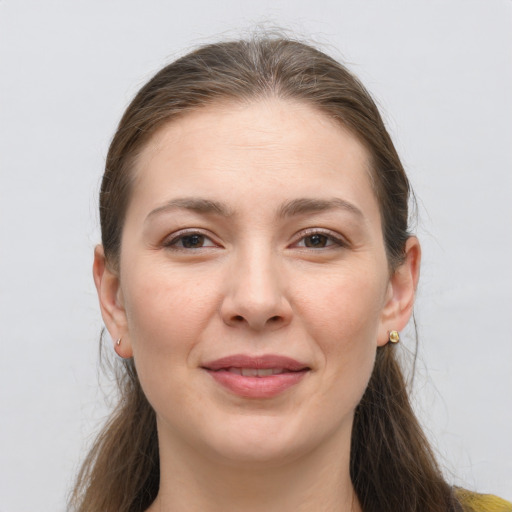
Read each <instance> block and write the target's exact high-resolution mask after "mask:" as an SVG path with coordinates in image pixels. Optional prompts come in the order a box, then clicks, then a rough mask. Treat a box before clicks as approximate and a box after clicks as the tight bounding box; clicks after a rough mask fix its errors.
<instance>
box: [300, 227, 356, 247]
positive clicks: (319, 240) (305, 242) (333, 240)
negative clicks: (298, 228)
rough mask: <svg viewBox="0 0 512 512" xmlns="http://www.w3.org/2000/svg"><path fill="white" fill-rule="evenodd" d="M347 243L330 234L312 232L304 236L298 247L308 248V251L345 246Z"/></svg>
mask: <svg viewBox="0 0 512 512" xmlns="http://www.w3.org/2000/svg"><path fill="white" fill-rule="evenodd" d="M345 245H346V244H345V242H344V241H343V240H342V239H341V238H338V237H336V236H334V235H331V234H330V233H322V232H318V231H314V232H311V233H310V234H307V235H306V236H303V237H302V238H301V239H300V240H299V241H298V242H297V243H296V244H295V246H296V247H306V248H307V249H325V248H327V247H331V246H333V247H335V246H338V247H340V246H345Z"/></svg>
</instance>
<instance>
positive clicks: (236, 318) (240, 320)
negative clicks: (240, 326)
mask: <svg viewBox="0 0 512 512" xmlns="http://www.w3.org/2000/svg"><path fill="white" fill-rule="evenodd" d="M233 320H234V321H235V322H243V321H244V317H243V316H242V315H235V316H234V317H233Z"/></svg>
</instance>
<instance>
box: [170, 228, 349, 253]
mask: <svg viewBox="0 0 512 512" xmlns="http://www.w3.org/2000/svg"><path fill="white" fill-rule="evenodd" d="M299 234H300V238H299V239H298V240H297V241H296V242H294V243H293V244H291V246H292V247H293V246H297V247H300V248H301V249H306V250H308V249H311V250H319V249H329V248H342V247H347V246H348V243H347V242H346V240H344V239H343V238H342V237H340V236H335V235H334V234H333V233H332V232H331V231H325V230H322V229H314V228H310V229H308V230H306V231H303V232H301V233H299ZM194 236H197V237H203V238H204V240H209V241H210V242H211V244H210V245H201V246H200V247H184V246H183V241H184V240H185V239H187V238H192V237H194ZM313 236H321V237H325V238H326V241H327V245H325V246H323V247H316V248H315V247H308V246H306V245H305V243H306V239H307V238H311V237H313ZM180 242H181V244H182V245H181V246H180V245H178V244H179V243H180ZM300 242H304V245H298V244H299V243H300ZM163 246H164V247H166V248H168V249H171V250H175V251H187V252H188V251H194V250H198V249H209V248H212V247H220V246H219V245H218V244H216V243H215V242H214V241H213V240H212V238H211V237H209V236H208V235H206V234H205V233H203V232H201V231H197V230H191V231H181V232H179V233H177V234H176V235H175V236H173V237H172V238H171V239H170V240H166V241H164V243H163Z"/></svg>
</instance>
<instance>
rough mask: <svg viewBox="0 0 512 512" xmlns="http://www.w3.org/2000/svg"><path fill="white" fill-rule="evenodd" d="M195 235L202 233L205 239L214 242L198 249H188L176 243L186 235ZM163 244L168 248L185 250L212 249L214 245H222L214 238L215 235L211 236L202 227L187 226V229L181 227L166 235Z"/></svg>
mask: <svg viewBox="0 0 512 512" xmlns="http://www.w3.org/2000/svg"><path fill="white" fill-rule="evenodd" d="M193 235H201V236H203V237H204V238H205V239H207V240H209V241H210V242H212V244H211V245H206V246H204V247H198V248H197V249H188V248H186V247H179V246H177V245H176V243H177V242H179V240H180V239H181V238H184V237H186V236H193ZM162 246H163V247H166V248H172V249H175V250H183V251H191V250H195V251H197V250H198V249H210V248H212V247H221V245H220V244H219V243H218V242H216V241H215V240H214V237H213V236H211V234H209V233H207V232H206V231H205V230H203V229H200V228H186V229H181V230H179V231H175V232H174V233H172V234H170V235H168V236H166V237H165V238H164V239H163V241H162Z"/></svg>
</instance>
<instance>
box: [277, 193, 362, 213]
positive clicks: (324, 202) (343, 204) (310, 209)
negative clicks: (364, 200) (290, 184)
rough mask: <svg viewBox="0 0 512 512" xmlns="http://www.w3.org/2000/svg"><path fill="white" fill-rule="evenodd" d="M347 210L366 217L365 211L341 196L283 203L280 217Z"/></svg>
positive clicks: (302, 199) (305, 198)
mask: <svg viewBox="0 0 512 512" xmlns="http://www.w3.org/2000/svg"><path fill="white" fill-rule="evenodd" d="M339 209H341V210H345V211H348V212H350V213H353V214H355V215H356V216H357V217H360V218H364V215H363V212H362V211H361V210H360V209H359V208H358V207H357V206H355V205H353V204H352V203H349V202H348V201H345V199H341V198H339V197H333V198H331V199H316V198H307V197H304V198H300V199H293V200H292V201H288V202H287V203H285V204H283V205H282V206H281V208H280V209H279V212H278V215H279V217H292V216H294V215H304V214H306V213H315V212H323V211H326V210H339Z"/></svg>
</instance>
